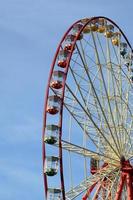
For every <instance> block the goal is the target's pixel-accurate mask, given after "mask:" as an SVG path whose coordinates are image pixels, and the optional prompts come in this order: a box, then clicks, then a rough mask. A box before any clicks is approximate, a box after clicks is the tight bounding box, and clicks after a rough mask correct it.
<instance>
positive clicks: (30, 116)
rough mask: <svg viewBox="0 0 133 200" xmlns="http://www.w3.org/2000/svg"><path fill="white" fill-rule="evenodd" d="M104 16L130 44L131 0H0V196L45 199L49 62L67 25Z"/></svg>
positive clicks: (12, 199) (14, 199) (4, 199)
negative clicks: (44, 133) (44, 131)
mask: <svg viewBox="0 0 133 200" xmlns="http://www.w3.org/2000/svg"><path fill="white" fill-rule="evenodd" d="M97 15H104V16H107V17H109V18H111V19H113V20H114V21H115V22H116V23H117V24H118V25H120V27H121V28H122V29H123V30H124V32H125V33H126V35H127V36H128V39H129V41H130V42H131V44H133V22H132V19H133V1H132V0H126V1H122V0H112V1H107V0H92V1H91V0H3V1H2V0H0V200H18V199H19V200H31V199H32V200H44V196H43V179H42V160H41V157H42V155H41V148H42V147H41V134H42V113H43V104H44V94H45V89H46V85H47V79H48V74H49V70H50V64H51V62H52V58H53V56H54V53H55V50H56V47H57V44H58V43H59V41H60V38H61V37H62V35H63V33H64V32H65V31H66V29H67V28H68V27H69V26H70V25H71V24H72V23H73V22H74V21H76V20H78V19H80V18H84V17H90V16H97Z"/></svg>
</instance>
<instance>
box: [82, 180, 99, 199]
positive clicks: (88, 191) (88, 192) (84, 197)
mask: <svg viewBox="0 0 133 200" xmlns="http://www.w3.org/2000/svg"><path fill="white" fill-rule="evenodd" d="M96 185H97V182H96V183H94V184H93V185H92V186H91V187H90V188H89V189H88V190H87V193H86V194H85V195H84V196H83V197H82V200H87V199H88V197H89V195H90V193H91V192H92V191H93V189H94V187H95V186H96Z"/></svg>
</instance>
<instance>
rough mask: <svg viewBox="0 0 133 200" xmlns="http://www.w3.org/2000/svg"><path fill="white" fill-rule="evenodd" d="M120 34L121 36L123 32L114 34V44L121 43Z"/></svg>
mask: <svg viewBox="0 0 133 200" xmlns="http://www.w3.org/2000/svg"><path fill="white" fill-rule="evenodd" d="M120 36H121V34H120V33H119V32H116V33H114V35H113V37H112V44H113V45H114V46H119V44H120Z"/></svg>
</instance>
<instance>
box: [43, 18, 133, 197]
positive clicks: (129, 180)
mask: <svg viewBox="0 0 133 200" xmlns="http://www.w3.org/2000/svg"><path fill="white" fill-rule="evenodd" d="M99 18H103V19H105V20H107V21H109V22H111V23H112V24H113V25H114V26H115V27H117V28H118V30H119V31H120V33H121V34H122V35H123V37H124V38H125V40H126V42H127V44H128V45H129V47H130V48H131V49H132V47H131V44H130V43H129V41H128V39H127V37H126V36H125V34H124V33H123V31H122V30H121V29H120V28H119V26H118V25H117V24H116V23H115V22H113V21H112V20H111V19H109V18H107V17H104V16H98V17H92V18H89V19H88V20H87V22H86V23H85V24H84V25H83V27H82V28H81V29H80V31H79V32H78V34H77V36H76V37H75V39H74V42H73V45H72V48H71V51H70V54H69V58H68V60H67V65H66V68H65V71H64V73H65V77H64V79H63V81H64V82H63V87H62V96H61V106H60V111H59V116H60V120H59V158H60V159H59V162H60V182H61V191H62V199H63V200H65V199H66V198H65V186H64V177H63V159H62V143H61V138H62V121H63V99H64V93H65V82H66V78H67V73H68V70H69V63H70V60H71V57H72V54H73V50H74V46H75V44H76V41H77V40H78V37H79V36H80V34H81V33H82V31H83V29H84V28H85V27H86V26H87V25H88V24H89V23H90V22H91V21H93V20H97V19H99ZM80 22H81V20H78V21H77V22H75V23H74V24H73V25H72V26H71V27H70V28H69V29H68V30H67V31H66V33H65V34H64V36H63V38H62V39H61V42H60V43H59V46H58V48H57V50H56V53H55V56H54V59H53V62H52V65H51V69H50V74H49V78H48V85H47V89H46V96H45V106H44V120H43V134H42V159H43V170H44V163H45V157H46V151H45V143H44V136H45V128H46V119H47V103H48V96H49V88H50V80H51V77H52V74H53V70H54V66H55V62H56V59H57V56H58V53H59V50H60V48H61V45H62V43H63V41H64V40H65V38H66V36H67V35H68V33H69V32H70V30H71V29H72V28H73V26H74V25H75V24H77V23H80ZM132 51H133V50H132ZM121 171H122V173H121V178H120V183H119V188H118V190H117V194H116V197H115V200H119V199H120V198H121V195H120V193H121V191H122V188H123V185H124V183H125V182H126V184H127V193H128V200H132V199H133V187H132V184H133V168H132V166H131V165H130V164H129V162H128V161H125V160H124V161H122V163H121ZM43 175H44V185H45V196H46V199H47V190H48V183H47V176H46V174H45V173H43ZM96 184H97V182H96V183H94V184H93V185H92V186H91V187H90V188H89V189H88V191H87V193H86V194H85V195H84V197H83V200H86V199H87V198H88V196H89V193H91V191H92V190H93V188H94V187H95V185H96Z"/></svg>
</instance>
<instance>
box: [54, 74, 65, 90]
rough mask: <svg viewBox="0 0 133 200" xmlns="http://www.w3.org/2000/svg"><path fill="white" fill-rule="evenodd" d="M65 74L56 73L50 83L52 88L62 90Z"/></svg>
mask: <svg viewBox="0 0 133 200" xmlns="http://www.w3.org/2000/svg"><path fill="white" fill-rule="evenodd" d="M64 76H65V74H64V72H62V71H54V72H53V74H52V78H51V81H50V86H51V87H52V88H54V89H61V88H62V87H63V79H64Z"/></svg>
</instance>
